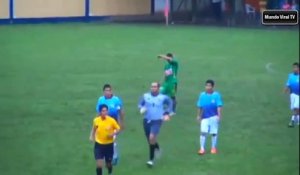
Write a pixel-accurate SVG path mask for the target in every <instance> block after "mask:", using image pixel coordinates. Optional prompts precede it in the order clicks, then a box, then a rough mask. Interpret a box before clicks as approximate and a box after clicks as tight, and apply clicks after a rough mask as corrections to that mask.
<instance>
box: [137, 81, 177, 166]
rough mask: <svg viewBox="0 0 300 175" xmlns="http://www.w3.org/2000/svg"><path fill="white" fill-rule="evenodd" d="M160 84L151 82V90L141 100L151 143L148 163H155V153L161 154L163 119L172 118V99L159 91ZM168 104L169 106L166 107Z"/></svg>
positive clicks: (149, 142) (141, 107) (147, 133)
mask: <svg viewBox="0 0 300 175" xmlns="http://www.w3.org/2000/svg"><path fill="white" fill-rule="evenodd" d="M159 88H160V85H159V83H157V82H153V83H152V84H151V92H148V93H145V94H144V95H143V96H142V98H141V99H140V102H139V105H138V107H139V109H140V113H141V114H143V115H144V122H143V125H144V132H145V136H146V137H147V141H148V144H149V150H150V155H149V161H148V162H147V165H148V166H149V167H152V166H153V165H154V154H155V153H156V154H157V155H158V154H159V151H160V148H159V144H158V141H157V136H158V134H159V131H160V128H161V125H162V123H163V121H167V120H169V119H170V115H169V114H170V113H171V112H172V100H171V99H170V98H169V97H168V96H166V95H163V94H160V93H159ZM165 105H167V108H165Z"/></svg>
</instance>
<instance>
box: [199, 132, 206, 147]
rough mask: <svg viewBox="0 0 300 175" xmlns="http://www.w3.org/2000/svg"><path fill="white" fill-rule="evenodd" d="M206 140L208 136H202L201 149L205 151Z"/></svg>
mask: <svg viewBox="0 0 300 175" xmlns="http://www.w3.org/2000/svg"><path fill="white" fill-rule="evenodd" d="M205 140H206V136H203V135H200V147H201V149H205Z"/></svg>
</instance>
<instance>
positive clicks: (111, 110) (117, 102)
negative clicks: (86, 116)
mask: <svg viewBox="0 0 300 175" xmlns="http://www.w3.org/2000/svg"><path fill="white" fill-rule="evenodd" d="M103 94H104V95H103V96H101V97H99V99H98V102H97V105H96V111H97V112H98V113H99V112H100V111H99V106H101V105H103V104H105V105H107V106H108V115H109V116H111V117H113V118H114V119H115V120H116V121H117V122H118V124H119V125H120V127H121V130H123V129H124V116H125V115H124V111H123V104H122V101H121V99H120V98H119V97H117V96H115V95H113V92H112V87H111V85H110V84H105V85H104V86H103ZM118 161H119V156H118V149H117V141H116V138H115V143H114V156H113V161H112V164H113V165H117V164H118Z"/></svg>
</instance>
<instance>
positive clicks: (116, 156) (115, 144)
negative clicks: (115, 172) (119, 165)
mask: <svg viewBox="0 0 300 175" xmlns="http://www.w3.org/2000/svg"><path fill="white" fill-rule="evenodd" d="M116 158H118V149H117V143H114V155H113V159H116Z"/></svg>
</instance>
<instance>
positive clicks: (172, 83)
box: [158, 53, 178, 112]
mask: <svg viewBox="0 0 300 175" xmlns="http://www.w3.org/2000/svg"><path fill="white" fill-rule="evenodd" d="M158 58H159V59H164V60H166V64H165V67H164V82H163V84H162V86H161V89H160V92H161V93H162V94H165V95H167V96H169V97H170V98H171V99H172V100H173V112H176V92H177V72H178V62H177V61H176V59H175V58H174V56H173V54H171V53H168V54H167V55H159V56H158Z"/></svg>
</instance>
